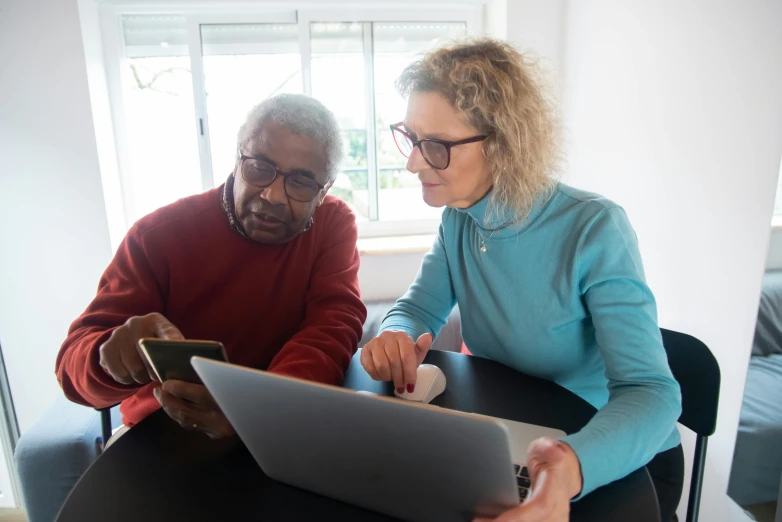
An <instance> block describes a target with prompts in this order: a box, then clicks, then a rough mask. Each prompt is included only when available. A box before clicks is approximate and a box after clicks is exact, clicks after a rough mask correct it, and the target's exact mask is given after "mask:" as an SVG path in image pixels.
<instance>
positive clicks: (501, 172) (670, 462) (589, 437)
mask: <svg viewBox="0 0 782 522" xmlns="http://www.w3.org/2000/svg"><path fill="white" fill-rule="evenodd" d="M398 87H399V89H400V92H401V93H402V94H403V96H407V97H408V105H407V114H406V116H405V120H404V122H403V123H400V124H397V125H392V130H393V132H394V137H395V139H396V142H397V145H398V146H399V147H400V151H401V152H402V153H403V154H405V155H406V156H408V157H409V160H408V163H407V169H408V170H409V171H411V172H413V173H416V174H417V175H418V178H419V179H420V180H421V183H422V185H423V197H424V201H426V203H427V204H429V205H431V206H434V207H440V206H445V207H447V208H446V209H445V211H444V212H443V217H442V224H441V226H440V229H439V233H438V236H437V239H436V240H435V243H434V246H433V247H432V250H431V251H430V252H429V253H428V254H427V255H426V257H425V258H424V261H423V265H422V267H421V270H420V272H419V274H418V277H417V278H416V280H415V282H414V283H413V285H412V286H411V287H410V289H409V291H408V292H407V294H406V295H405V296H403V297H402V298H401V299H400V300H399V301H398V302H397V303H396V305H395V306H394V307H393V308H392V309H391V311H390V312H389V314H388V316H387V317H386V318H385V320H384V321H383V325H382V328H381V330H380V334H379V335H378V337H376V338H375V339H373V340H372V341H371V342H370V343H369V344H367V346H366V347H365V348H364V350H363V352H362V354H361V362H362V364H363V365H364V368H366V370H367V372H368V373H369V374H370V375H371V376H372V377H373V378H374V379H376V380H385V381H393V382H394V385H395V386H396V388H398V389H400V390H401V389H402V388H407V389H408V390H413V389H414V388H415V378H416V368H417V367H418V365H419V364H421V362H422V361H423V358H424V356H425V355H426V352H427V351H428V350H429V347H430V346H431V344H432V340H433V336H434V335H437V333H438V332H439V330H440V329H441V328H442V326H443V324H444V322H445V319H446V317H447V316H448V314H449V312H450V311H451V309H452V308H453V306H454V304H456V303H458V304H459V308H460V310H461V315H462V333H463V337H464V340H465V344H466V345H467V347H468V348H469V349H470V351H471V352H472V353H473V354H474V355H477V356H481V357H486V358H489V359H494V360H496V361H499V362H501V363H503V364H505V365H507V366H510V367H512V368H515V369H516V370H518V371H520V372H523V373H525V374H528V375H534V376H537V377H541V378H545V379H549V380H551V381H554V382H556V383H558V384H560V385H561V386H564V387H565V388H567V389H569V390H571V391H572V392H574V393H576V394H578V395H579V396H580V397H582V398H583V399H585V400H587V401H588V402H590V403H591V404H592V405H593V406H595V407H596V408H597V409H598V410H599V411H598V413H597V414H596V415H595V417H594V418H593V419H592V420H591V421H590V422H589V424H587V426H586V427H584V429H583V430H581V431H580V432H578V433H575V434H572V435H569V436H567V437H565V438H563V439H562V440H561V441H553V440H548V439H542V440H538V441H536V442H535V443H533V444H532V445H531V446H530V448H529V450H528V451H529V457H528V458H529V460H528V462H529V465H530V468H531V471H532V473H533V494H532V495H531V496H530V498H529V499H528V500H527V501H526V502H525V503H524V504H522V505H521V506H519V507H518V508H516V509H514V510H512V511H510V512H508V513H506V514H505V515H503V516H502V517H500V520H503V521H506V520H507V521H544V520H545V521H560V520H567V518H568V513H569V504H570V501H571V499H578V498H580V497H581V496H583V495H586V494H588V493H589V492H591V491H592V490H594V489H595V488H597V487H600V486H602V485H604V484H607V483H609V482H612V481H614V480H617V479H619V478H621V477H623V476H625V475H627V474H628V473H630V472H632V471H634V470H635V469H637V468H640V467H641V466H644V465H646V464H648V468H649V471H650V473H651V474H652V477H653V480H654V483H655V487H656V488H657V493H658V498H659V502H660V508H661V514H662V517H663V518H662V520H664V521H666V522H667V521H669V520H674V517H675V511H676V507H677V505H678V503H679V499H680V497H681V490H682V482H683V467H684V462H683V455H682V450H681V445H680V441H679V433H678V432H677V430H676V420H677V418H678V417H679V413H680V410H681V395H680V391H679V386H678V384H677V383H676V381H675V380H674V379H673V377H672V375H671V372H670V369H669V368H668V363H667V359H666V355H665V351H664V349H663V346H662V341H661V338H660V331H659V329H658V326H657V310H656V305H655V301H654V296H653V295H652V292H651V291H650V290H649V288H648V286H647V285H646V282H645V279H644V273H643V267H642V264H641V258H640V254H639V250H638V245H637V242H636V236H635V233H634V232H633V229H632V227H631V226H630V223H629V221H628V219H627V216H626V215H625V213H624V211H623V210H622V208H621V207H619V206H617V205H616V204H614V203H612V202H611V201H608V200H607V199H605V198H603V197H601V196H598V195H595V194H590V193H587V192H582V191H580V190H577V189H574V188H571V187H568V186H566V185H564V184H562V183H558V182H557V181H556V180H555V178H554V174H555V172H556V167H557V162H558V150H559V148H558V145H559V144H558V125H557V118H556V116H555V110H554V108H553V106H552V104H551V103H550V102H549V101H548V98H547V97H546V94H545V92H544V91H543V89H542V83H541V82H540V81H539V78H538V73H537V71H536V69H535V66H534V64H533V63H532V62H531V60H530V59H529V58H528V57H526V56H523V55H521V54H519V53H518V52H517V51H515V50H514V49H513V48H512V47H511V46H510V45H508V44H506V43H502V42H499V41H494V40H489V39H481V40H477V41H472V42H468V43H461V44H456V45H453V46H451V47H445V48H442V49H439V50H436V51H433V52H431V53H429V54H428V55H426V56H424V57H423V59H421V60H420V61H418V62H416V63H414V64H412V65H410V66H409V67H407V69H405V71H404V72H403V73H402V76H401V77H400V78H399V80H398Z"/></svg>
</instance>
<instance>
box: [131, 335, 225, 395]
mask: <svg viewBox="0 0 782 522" xmlns="http://www.w3.org/2000/svg"><path fill="white" fill-rule="evenodd" d="M139 345H140V346H141V350H142V351H143V352H144V355H146V357H147V360H148V361H149V364H150V366H152V370H153V371H154V372H155V374H156V375H157V378H158V380H159V381H160V382H164V381H167V380H168V379H177V380H180V381H187V382H192V383H196V384H203V383H202V382H201V379H200V378H199V377H198V374H197V373H196V372H195V370H194V369H193V366H192V365H191V364H190V359H191V358H192V357H194V356H196V355H197V356H198V357H204V358H206V359H214V360H215V361H224V362H228V357H227V356H226V354H225V347H224V346H223V345H222V343H218V342H216V341H190V340H182V341H172V340H166V339H141V340H140V341H139Z"/></svg>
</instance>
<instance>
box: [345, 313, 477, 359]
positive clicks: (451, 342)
mask: <svg viewBox="0 0 782 522" xmlns="http://www.w3.org/2000/svg"><path fill="white" fill-rule="evenodd" d="M394 303H395V301H374V302H369V303H365V304H366V306H367V320H366V322H365V323H364V334H363V336H362V337H361V341H360V342H359V343H358V346H359V348H361V347H363V346H364V345H365V344H367V343H368V342H369V341H371V340H372V338H374V337H375V336H377V332H378V330H380V325H381V324H382V323H383V319H385V317H386V314H387V313H388V311H389V310H390V309H391V307H392V306H394ZM461 348H462V323H461V316H460V315H459V307H458V306H456V307H454V309H453V311H452V312H451V315H449V316H448V321H447V322H446V323H445V326H443V329H442V330H440V333H439V334H437V338H436V339H435V340H434V344H433V345H432V349H434V350H443V351H446V352H458V351H459V350H461Z"/></svg>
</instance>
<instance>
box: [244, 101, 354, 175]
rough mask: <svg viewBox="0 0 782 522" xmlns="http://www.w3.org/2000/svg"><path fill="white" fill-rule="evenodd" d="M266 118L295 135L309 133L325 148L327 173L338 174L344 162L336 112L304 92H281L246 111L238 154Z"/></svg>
mask: <svg viewBox="0 0 782 522" xmlns="http://www.w3.org/2000/svg"><path fill="white" fill-rule="evenodd" d="M266 121H272V122H274V123H277V124H279V125H282V126H283V127H285V128H286V129H288V130H290V131H291V132H292V133H294V134H298V135H301V136H306V137H308V138H312V139H313V140H315V141H317V142H319V143H322V144H323V145H324V146H325V147H326V174H327V175H328V179H329V180H333V179H334V178H336V177H337V171H338V169H339V166H340V164H341V163H342V157H343V154H344V152H343V148H342V133H341V132H340V128H339V124H338V123H337V119H336V118H335V117H334V113H332V112H331V111H330V110H328V109H327V108H326V106H325V105H323V104H322V103H321V102H319V101H318V100H316V99H315V98H311V97H309V96H305V95H303V94H278V95H276V96H272V97H271V98H267V99H265V100H264V101H262V102H261V103H259V104H258V105H256V106H255V107H253V108H252V110H251V111H250V112H249V113H248V114H247V120H246V121H245V122H244V124H243V125H242V126H241V127H240V128H239V135H238V139H237V145H236V154H237V157H238V155H239V148H240V147H241V146H242V145H244V144H245V143H246V142H247V141H248V140H250V139H251V138H253V137H255V136H256V135H257V134H258V132H259V131H260V129H261V126H262V125H263V123H264V122H266Z"/></svg>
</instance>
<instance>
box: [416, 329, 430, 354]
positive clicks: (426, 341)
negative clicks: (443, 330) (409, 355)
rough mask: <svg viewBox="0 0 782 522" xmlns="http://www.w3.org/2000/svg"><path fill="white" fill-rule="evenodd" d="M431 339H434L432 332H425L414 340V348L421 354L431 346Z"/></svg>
mask: <svg viewBox="0 0 782 522" xmlns="http://www.w3.org/2000/svg"><path fill="white" fill-rule="evenodd" d="M432 341H434V337H433V336H432V334H430V333H425V334H424V335H422V336H421V337H419V338H418V340H417V341H416V342H415V350H416V351H417V352H418V353H422V354H423V353H426V352H428V351H429V348H431V347H432Z"/></svg>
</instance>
